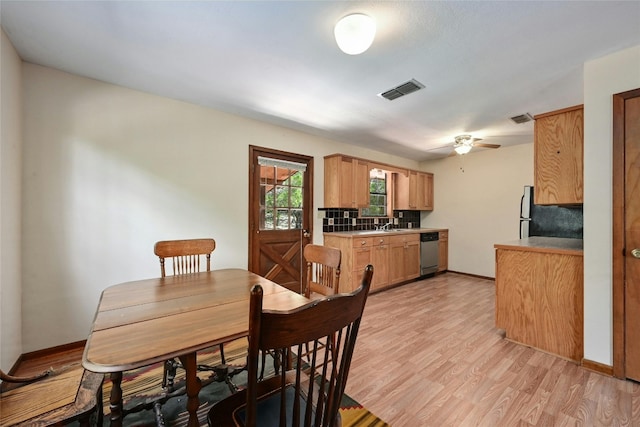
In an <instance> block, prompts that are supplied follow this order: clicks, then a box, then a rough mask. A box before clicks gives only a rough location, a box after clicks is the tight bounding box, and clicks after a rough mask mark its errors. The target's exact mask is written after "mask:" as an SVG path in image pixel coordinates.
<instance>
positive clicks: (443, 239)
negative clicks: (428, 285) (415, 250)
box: [438, 231, 449, 273]
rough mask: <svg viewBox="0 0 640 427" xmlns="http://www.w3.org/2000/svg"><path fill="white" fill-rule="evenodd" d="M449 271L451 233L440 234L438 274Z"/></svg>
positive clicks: (442, 232) (441, 232)
mask: <svg viewBox="0 0 640 427" xmlns="http://www.w3.org/2000/svg"><path fill="white" fill-rule="evenodd" d="M448 269H449V232H448V231H440V232H438V273H441V272H443V271H447V270H448Z"/></svg>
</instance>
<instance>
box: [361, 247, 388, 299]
mask: <svg viewBox="0 0 640 427" xmlns="http://www.w3.org/2000/svg"><path fill="white" fill-rule="evenodd" d="M372 240H373V245H372V247H371V265H373V268H374V270H373V279H372V281H371V289H372V290H377V289H382V288H384V287H385V286H388V285H389V253H390V252H389V238H388V237H372ZM360 274H362V270H361V271H360Z"/></svg>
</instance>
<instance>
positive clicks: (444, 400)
mask: <svg viewBox="0 0 640 427" xmlns="http://www.w3.org/2000/svg"><path fill="white" fill-rule="evenodd" d="M494 289H495V288H494V282H493V281H491V280H486V279H478V278H474V277H469V276H465V275H461V274H455V273H445V274H442V275H439V276H436V277H434V278H430V279H427V280H424V281H419V282H414V283H410V284H407V285H404V286H401V287H398V288H395V289H391V290H388V291H384V292H381V293H378V294H373V295H371V296H370V297H369V300H368V301H367V306H366V308H365V314H364V317H363V321H362V325H361V328H360V334H359V336H358V343H357V344H356V351H355V354H354V358H353V363H352V366H351V372H350V374H349V381H348V383H347V390H346V391H347V394H349V395H350V396H351V397H353V398H354V399H356V400H357V401H358V402H360V403H361V404H363V405H364V406H365V407H366V408H368V409H369V410H371V411H372V412H373V413H374V414H376V415H377V416H378V417H380V418H382V419H383V420H385V421H386V422H388V423H389V424H391V425H392V426H394V427H404V426H411V427H415V426H427V427H430V426H437V427H440V426H456V427H458V426H490V427H497V426H509V427H511V426H545V427H546V426H634V427H640V385H638V384H637V383H634V382H631V381H621V380H618V379H615V378H612V377H608V376H604V375H601V374H598V373H595V372H591V371H588V370H586V369H583V368H582V367H580V366H578V365H576V364H575V363H573V362H569V361H566V360H564V359H561V358H558V357H555V356H552V355H549V354H546V353H543V352H540V351H537V350H534V349H531V348H528V347H525V346H522V345H519V344H515V343H512V342H509V341H506V340H504V339H503V336H502V331H500V330H498V329H496V328H495V327H494V305H495V295H494V292H495V291H494ZM81 357H82V348H79V349H77V350H75V351H74V350H69V351H65V352H64V353H63V354H61V355H60V358H61V359H60V360H56V356H55V355H50V356H47V358H46V360H26V361H23V363H21V365H20V366H19V368H18V370H17V372H16V374H17V375H20V374H22V375H28V374H29V373H31V372H39V371H41V370H43V369H46V367H49V366H54V367H55V366H60V365H65V364H67V363H69V362H71V361H72V360H80V358H81Z"/></svg>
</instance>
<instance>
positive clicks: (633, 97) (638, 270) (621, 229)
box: [612, 89, 640, 381]
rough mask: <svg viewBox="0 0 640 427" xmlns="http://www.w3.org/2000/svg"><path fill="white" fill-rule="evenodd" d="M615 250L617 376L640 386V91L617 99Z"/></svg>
mask: <svg viewBox="0 0 640 427" xmlns="http://www.w3.org/2000/svg"><path fill="white" fill-rule="evenodd" d="M612 246H613V257H612V267H613V268H612V270H613V272H612V276H613V277H612V279H613V280H612V281H613V375H615V376H616V377H618V378H631V379H634V380H636V381H640V327H639V322H638V319H640V258H636V256H637V255H638V252H637V251H636V252H634V250H635V249H640V89H635V90H630V91H627V92H623V93H618V94H615V95H614V96H613V245H612ZM634 254H635V256H634Z"/></svg>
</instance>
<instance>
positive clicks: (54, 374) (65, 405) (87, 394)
mask: <svg viewBox="0 0 640 427" xmlns="http://www.w3.org/2000/svg"><path fill="white" fill-rule="evenodd" d="M103 380H104V374H98V373H95V372H90V371H87V370H85V369H83V368H82V365H80V363H75V364H71V365H68V366H65V367H61V368H58V369H55V370H54V369H53V368H51V369H50V370H48V371H45V372H43V373H41V374H38V375H33V376H28V377H18V376H13V375H9V374H6V373H5V372H3V371H2V370H0V382H1V383H0V426H2V427H4V426H13V425H21V426H40V425H42V426H44V425H67V424H69V423H71V422H73V421H77V423H78V424H79V425H80V426H89V425H90V424H91V421H92V418H97V419H95V420H93V421H94V422H96V423H97V424H98V425H102V417H103V414H102V382H103Z"/></svg>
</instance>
